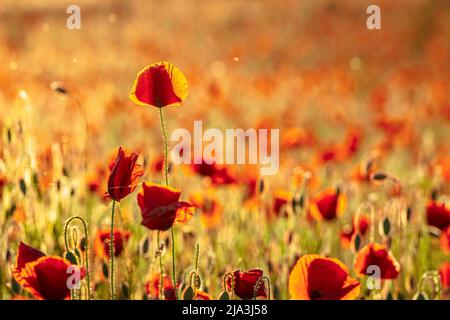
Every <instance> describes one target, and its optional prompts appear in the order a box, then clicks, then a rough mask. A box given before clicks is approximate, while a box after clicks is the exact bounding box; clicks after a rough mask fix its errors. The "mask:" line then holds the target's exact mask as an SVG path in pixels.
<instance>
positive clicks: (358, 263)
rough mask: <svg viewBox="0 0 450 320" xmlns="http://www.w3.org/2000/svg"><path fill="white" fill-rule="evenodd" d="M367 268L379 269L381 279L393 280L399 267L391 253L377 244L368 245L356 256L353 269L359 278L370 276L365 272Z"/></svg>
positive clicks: (398, 271)
mask: <svg viewBox="0 0 450 320" xmlns="http://www.w3.org/2000/svg"><path fill="white" fill-rule="evenodd" d="M369 266H378V267H379V268H380V272H381V274H380V277H381V279H395V278H397V277H398V275H399V273H400V265H399V263H398V262H397V260H395V258H394V256H393V255H392V253H391V252H390V251H389V250H388V249H387V248H386V247H385V246H384V245H381V244H378V243H369V244H368V245H366V246H365V247H364V248H362V249H361V250H360V251H359V252H358V254H357V255H356V259H355V265H354V268H355V271H356V273H357V274H358V275H359V276H364V275H371V274H372V273H371V272H368V271H367V269H368V268H369Z"/></svg>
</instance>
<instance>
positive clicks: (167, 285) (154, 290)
mask: <svg viewBox="0 0 450 320" xmlns="http://www.w3.org/2000/svg"><path fill="white" fill-rule="evenodd" d="M160 280H161V277H160V273H159V272H154V273H152V275H151V276H150V279H149V280H148V281H147V283H146V284H145V290H146V292H147V295H148V296H149V297H150V298H152V299H159V282H160ZM163 295H164V299H166V300H176V299H177V296H176V292H175V288H174V286H173V283H172V279H171V277H170V276H169V275H166V276H165V277H164V279H163Z"/></svg>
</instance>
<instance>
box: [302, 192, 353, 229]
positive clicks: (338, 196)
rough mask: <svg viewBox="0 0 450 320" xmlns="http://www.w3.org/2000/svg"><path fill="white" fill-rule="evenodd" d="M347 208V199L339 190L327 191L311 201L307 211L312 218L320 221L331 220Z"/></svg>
mask: <svg viewBox="0 0 450 320" xmlns="http://www.w3.org/2000/svg"><path fill="white" fill-rule="evenodd" d="M346 207H347V197H346V196H345V195H344V194H342V193H341V192H339V190H337V191H336V190H333V189H327V190H324V191H322V192H320V193H318V194H317V195H316V196H315V197H313V198H312V199H311V202H310V205H309V211H310V214H311V216H312V217H314V218H315V219H316V220H318V221H320V220H322V219H325V220H333V219H334V218H336V217H337V216H340V215H341V214H342V213H343V212H344V211H345V208H346Z"/></svg>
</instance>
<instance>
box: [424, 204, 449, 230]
mask: <svg viewBox="0 0 450 320" xmlns="http://www.w3.org/2000/svg"><path fill="white" fill-rule="evenodd" d="M426 212H427V222H428V224H429V225H430V226H434V227H436V228H438V229H440V230H444V229H446V228H447V227H449V226H450V209H449V208H447V207H446V205H445V204H444V203H440V204H439V203H438V202H437V201H434V200H430V201H429V202H428V204H427V207H426Z"/></svg>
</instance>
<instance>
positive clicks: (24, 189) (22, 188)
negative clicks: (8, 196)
mask: <svg viewBox="0 0 450 320" xmlns="http://www.w3.org/2000/svg"><path fill="white" fill-rule="evenodd" d="M19 187H20V191H22V193H23V195H24V196H26V195H27V185H26V183H25V180H23V179H22V178H21V179H20V180H19Z"/></svg>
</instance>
